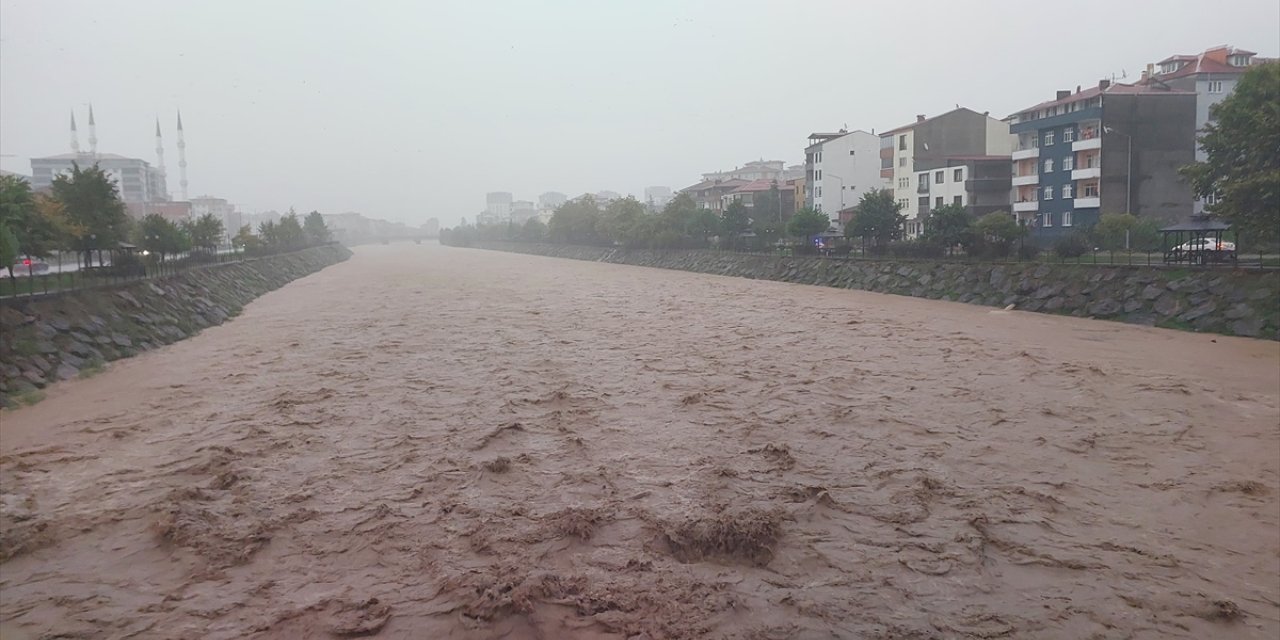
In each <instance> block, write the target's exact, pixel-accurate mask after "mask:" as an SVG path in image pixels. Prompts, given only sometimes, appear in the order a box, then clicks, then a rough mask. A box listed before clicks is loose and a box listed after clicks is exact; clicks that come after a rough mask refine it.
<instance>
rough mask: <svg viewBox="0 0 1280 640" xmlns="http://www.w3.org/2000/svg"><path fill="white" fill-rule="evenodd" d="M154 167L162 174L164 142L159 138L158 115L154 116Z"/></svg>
mask: <svg viewBox="0 0 1280 640" xmlns="http://www.w3.org/2000/svg"><path fill="white" fill-rule="evenodd" d="M156 168H157V169H159V170H160V174H161V175H164V173H165V171H164V143H163V142H162V141H161V139H160V117H159V116H157V117H156Z"/></svg>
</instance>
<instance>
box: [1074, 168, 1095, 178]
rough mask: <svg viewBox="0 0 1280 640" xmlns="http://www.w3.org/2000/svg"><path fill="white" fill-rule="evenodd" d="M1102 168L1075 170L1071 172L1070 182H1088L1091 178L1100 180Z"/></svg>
mask: <svg viewBox="0 0 1280 640" xmlns="http://www.w3.org/2000/svg"><path fill="white" fill-rule="evenodd" d="M1101 177H1102V167H1085V168H1084V169H1075V170H1073V171H1072V172H1071V179H1072V180H1089V179H1091V178H1101Z"/></svg>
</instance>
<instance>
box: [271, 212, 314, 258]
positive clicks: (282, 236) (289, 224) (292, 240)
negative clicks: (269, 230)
mask: <svg viewBox="0 0 1280 640" xmlns="http://www.w3.org/2000/svg"><path fill="white" fill-rule="evenodd" d="M276 240H277V242H278V243H279V245H280V247H281V248H283V249H297V248H298V247H301V246H302V245H304V244H306V243H307V235H306V232H304V231H303V230H302V223H300V222H298V214H297V212H295V211H294V210H293V209H292V208H290V209H289V213H287V214H285V215H283V216H280V222H279V223H277V224H276Z"/></svg>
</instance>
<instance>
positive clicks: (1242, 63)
mask: <svg viewBox="0 0 1280 640" xmlns="http://www.w3.org/2000/svg"><path fill="white" fill-rule="evenodd" d="M1227 64H1229V65H1231V66H1233V67H1247V66H1249V56H1241V55H1235V56H1231V57H1229V58H1227Z"/></svg>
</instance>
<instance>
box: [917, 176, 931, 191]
mask: <svg viewBox="0 0 1280 640" xmlns="http://www.w3.org/2000/svg"><path fill="white" fill-rule="evenodd" d="M916 193H929V180H928V178H926V179H924V180H921V181H920V184H919V185H917V186H916Z"/></svg>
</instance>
